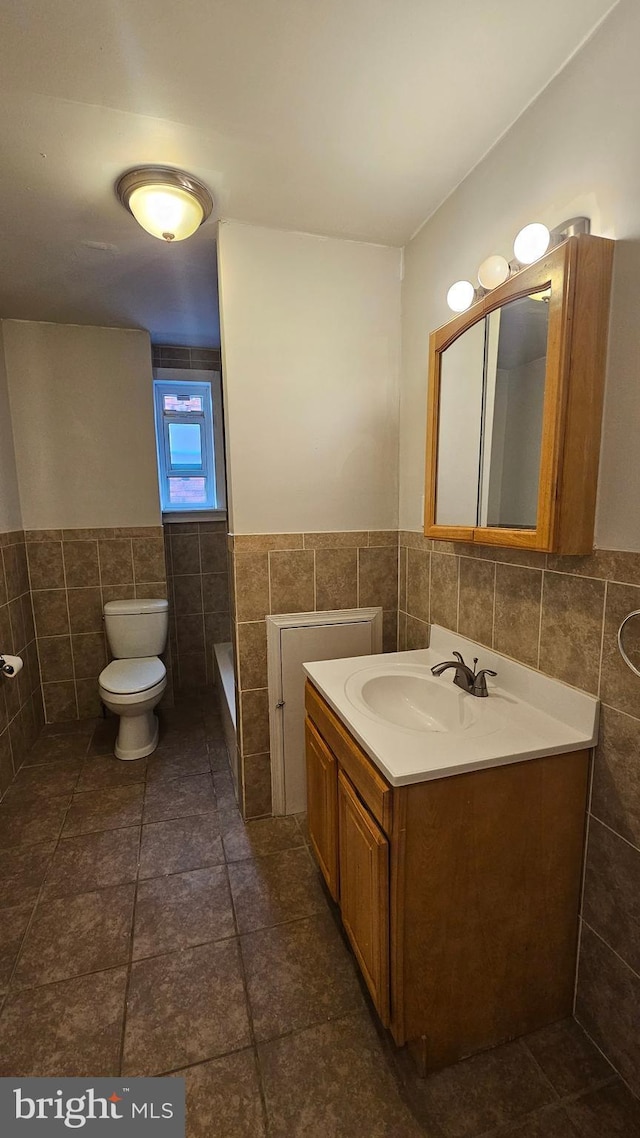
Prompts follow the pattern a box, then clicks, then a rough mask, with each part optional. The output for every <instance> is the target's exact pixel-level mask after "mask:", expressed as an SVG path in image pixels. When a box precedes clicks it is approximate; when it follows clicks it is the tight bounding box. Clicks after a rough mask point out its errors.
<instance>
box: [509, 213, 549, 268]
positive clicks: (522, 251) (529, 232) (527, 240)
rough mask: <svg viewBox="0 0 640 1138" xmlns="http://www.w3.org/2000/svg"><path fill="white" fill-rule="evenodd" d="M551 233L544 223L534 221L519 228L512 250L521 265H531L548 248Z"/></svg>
mask: <svg viewBox="0 0 640 1138" xmlns="http://www.w3.org/2000/svg"><path fill="white" fill-rule="evenodd" d="M550 241H551V234H550V233H549V230H548V229H547V227H546V225H542V224H541V222H539V221H534V222H532V223H531V225H525V227H524V229H521V230H520V232H519V234H518V236H517V237H516V239H515V241H514V243H513V252H514V253H515V256H516V259H517V260H518V261H519V262H520V264H521V265H532V264H533V262H534V261H537V260H538V258H539V257H542V256H544V254H545V253H546V251H547V249H548V248H549V242H550Z"/></svg>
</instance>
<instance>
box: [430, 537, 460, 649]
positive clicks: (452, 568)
mask: <svg viewBox="0 0 640 1138" xmlns="http://www.w3.org/2000/svg"><path fill="white" fill-rule="evenodd" d="M458 571H459V558H458V557H452V556H451V555H450V554H447V553H432V554H431V590H430V611H431V623H432V624H440V625H442V627H443V628H451V629H453V631H454V632H455V631H456V629H457V627H458Z"/></svg>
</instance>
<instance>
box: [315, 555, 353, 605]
mask: <svg viewBox="0 0 640 1138" xmlns="http://www.w3.org/2000/svg"><path fill="white" fill-rule="evenodd" d="M315 558H316V608H317V609H318V611H319V612H322V611H324V610H326V609H350V608H355V607H356V605H357V603H358V551H357V549H355V548H354V549H317V550H316V555H315Z"/></svg>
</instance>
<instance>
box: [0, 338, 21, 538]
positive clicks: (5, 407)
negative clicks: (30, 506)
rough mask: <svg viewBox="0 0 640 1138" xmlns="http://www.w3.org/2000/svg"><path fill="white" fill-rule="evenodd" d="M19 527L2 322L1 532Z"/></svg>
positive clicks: (0, 392) (0, 366)
mask: <svg viewBox="0 0 640 1138" xmlns="http://www.w3.org/2000/svg"><path fill="white" fill-rule="evenodd" d="M17 529H22V513H21V510H20V496H19V493H18V477H17V473H16V456H15V450H14V445H13V432H12V429H11V413H10V409H9V388H8V386H7V371H6V367H5V362H4V344H3V336H2V323H1V322H0V533H8V532H10V531H11V530H17Z"/></svg>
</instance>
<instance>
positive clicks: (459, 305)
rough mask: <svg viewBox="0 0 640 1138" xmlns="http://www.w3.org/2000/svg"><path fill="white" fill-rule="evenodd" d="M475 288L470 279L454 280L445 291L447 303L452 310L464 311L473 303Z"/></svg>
mask: <svg viewBox="0 0 640 1138" xmlns="http://www.w3.org/2000/svg"><path fill="white" fill-rule="evenodd" d="M475 295H476V290H475V289H474V287H473V285H472V284H471V281H456V283H455V284H452V285H451V288H450V289H449V291H448V293H447V304H448V305H449V308H450V309H451V311H452V312H466V310H467V308H470V307H471V305H472V304H473V301H474V297H475Z"/></svg>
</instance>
